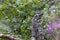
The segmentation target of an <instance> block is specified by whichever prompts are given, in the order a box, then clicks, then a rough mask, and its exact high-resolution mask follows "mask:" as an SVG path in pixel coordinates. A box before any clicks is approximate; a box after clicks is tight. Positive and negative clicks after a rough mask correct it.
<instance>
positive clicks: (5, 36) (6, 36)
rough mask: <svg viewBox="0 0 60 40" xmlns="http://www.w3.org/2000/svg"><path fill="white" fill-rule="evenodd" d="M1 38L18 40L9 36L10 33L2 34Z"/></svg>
mask: <svg viewBox="0 0 60 40" xmlns="http://www.w3.org/2000/svg"><path fill="white" fill-rule="evenodd" d="M0 38H7V39H9V40H16V39H15V38H13V37H11V36H8V35H5V34H0Z"/></svg>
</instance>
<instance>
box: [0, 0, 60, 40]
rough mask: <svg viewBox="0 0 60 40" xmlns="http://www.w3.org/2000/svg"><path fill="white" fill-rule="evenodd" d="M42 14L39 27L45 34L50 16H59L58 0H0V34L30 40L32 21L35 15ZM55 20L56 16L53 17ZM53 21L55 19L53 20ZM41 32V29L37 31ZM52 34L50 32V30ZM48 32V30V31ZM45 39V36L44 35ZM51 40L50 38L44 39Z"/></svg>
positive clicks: (59, 6)
mask: <svg viewBox="0 0 60 40" xmlns="http://www.w3.org/2000/svg"><path fill="white" fill-rule="evenodd" d="M38 13H39V14H42V16H40V19H39V23H41V22H42V24H40V25H39V26H42V28H43V30H42V32H43V34H44V33H46V34H47V32H46V29H47V26H48V23H49V22H50V18H49V17H51V16H50V14H54V15H53V16H54V17H55V16H56V15H58V16H59V13H60V1H59V0H0V34H8V35H10V36H13V37H16V38H21V39H24V40H31V37H32V33H31V32H32V30H31V26H32V19H33V18H34V16H35V15H36V14H38ZM55 18H57V16H56V17H55ZM53 20H55V19H53ZM36 25H37V24H36ZM39 30H41V29H39ZM50 31H51V32H52V30H50ZM48 32H49V30H48ZM44 36H45V37H46V35H44ZM46 39H47V40H51V39H52V38H51V37H49V38H46ZM46 39H41V40H46ZM1 40H4V39H1Z"/></svg>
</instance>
